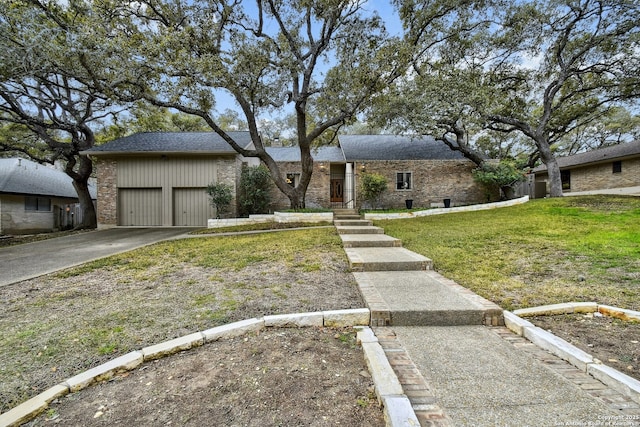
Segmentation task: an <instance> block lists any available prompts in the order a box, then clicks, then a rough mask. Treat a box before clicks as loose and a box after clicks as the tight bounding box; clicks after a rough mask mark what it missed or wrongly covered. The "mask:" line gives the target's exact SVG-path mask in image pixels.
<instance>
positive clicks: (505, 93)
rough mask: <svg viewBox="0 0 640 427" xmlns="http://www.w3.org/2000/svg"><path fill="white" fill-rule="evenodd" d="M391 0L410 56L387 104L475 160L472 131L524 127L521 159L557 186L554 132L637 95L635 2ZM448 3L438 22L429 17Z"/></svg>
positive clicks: (555, 191) (639, 56) (639, 59)
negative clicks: (526, 149) (528, 147)
mask: <svg viewBox="0 0 640 427" xmlns="http://www.w3.org/2000/svg"><path fill="white" fill-rule="evenodd" d="M398 3H399V4H400V10H401V17H402V19H403V22H404V23H405V27H406V28H407V35H406V40H407V43H408V44H410V45H412V46H414V47H415V49H414V61H413V67H412V73H410V74H409V75H408V77H409V78H407V79H405V80H403V81H401V82H400V83H401V85H400V86H398V87H397V88H396V93H400V94H404V95H405V96H403V97H396V101H397V105H393V104H392V105H390V106H388V107H387V111H389V112H393V111H408V114H406V116H407V117H406V118H402V121H401V124H403V125H404V126H405V128H414V129H415V130H417V131H422V132H423V133H434V134H435V135H436V137H438V138H439V139H440V140H442V141H444V142H445V143H447V144H448V145H449V146H450V147H451V148H452V149H455V150H459V151H461V152H463V154H464V155H465V156H467V157H468V158H470V159H471V160H473V161H474V162H476V164H482V158H478V157H477V154H478V153H477V150H476V146H475V139H477V138H478V137H482V136H484V135H491V132H498V133H504V134H512V133H519V134H521V135H524V136H526V137H527V138H528V139H529V140H530V141H532V143H533V144H534V148H533V150H532V151H531V152H530V153H529V164H530V166H531V165H532V162H534V161H536V160H537V159H538V158H539V159H540V160H542V162H543V163H545V164H546V165H547V169H548V170H549V179H550V188H551V191H550V194H551V196H554V197H555V196H561V195H562V184H561V178H560V170H559V168H558V165H557V162H556V159H555V150H556V147H557V145H558V144H559V142H560V140H561V139H562V138H563V137H564V136H565V135H567V134H568V133H570V132H572V130H574V129H580V128H581V127H584V126H587V125H588V124H589V123H592V122H593V120H594V118H596V117H599V116H601V115H602V114H603V113H604V112H606V111H608V110H610V109H612V108H617V107H618V106H619V105H620V104H622V103H630V104H632V105H633V103H635V102H637V99H638V96H639V95H640V82H639V80H638V79H639V76H640V73H638V70H639V64H640V50H639V49H638V34H639V31H638V30H639V29H640V24H639V22H640V21H639V18H638V16H640V14H639V12H640V10H639V9H640V5H639V4H638V3H637V2H618V1H609V0H577V1H565V0H528V1H522V2H517V3H515V4H510V5H509V7H504V3H503V2H499V1H483V2H474V1H470V2H463V3H457V4H452V3H450V2H448V1H445V0H443V1H426V0H425V1H409V2H405V1H399V2H398ZM447 13H448V16H449V17H450V19H448V20H447V21H444V22H442V21H437V22H439V23H440V25H436V26H434V25H433V22H432V21H431V20H430V18H429V17H430V16H434V15H438V14H440V15H442V16H446V14H447ZM407 95H410V96H407ZM403 98H404V99H406V100H410V102H411V103H410V104H409V107H408V108H402V105H406V104H404V100H403ZM421 120H422V121H423V122H424V123H423V124H420V121H421ZM425 130H426V131H428V132H425ZM492 138H493V140H494V141H500V140H501V139H500V138H495V137H492Z"/></svg>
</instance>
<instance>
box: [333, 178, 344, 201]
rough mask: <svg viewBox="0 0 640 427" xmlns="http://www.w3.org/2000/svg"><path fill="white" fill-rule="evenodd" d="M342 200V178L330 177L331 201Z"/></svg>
mask: <svg viewBox="0 0 640 427" xmlns="http://www.w3.org/2000/svg"><path fill="white" fill-rule="evenodd" d="M343 201H344V179H343V178H340V179H333V178H332V179H331V202H332V203H333V202H337V203H342V202H343Z"/></svg>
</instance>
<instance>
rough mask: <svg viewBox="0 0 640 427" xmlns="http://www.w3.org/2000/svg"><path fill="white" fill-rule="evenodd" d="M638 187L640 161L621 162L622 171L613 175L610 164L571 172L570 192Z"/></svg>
mask: <svg viewBox="0 0 640 427" xmlns="http://www.w3.org/2000/svg"><path fill="white" fill-rule="evenodd" d="M637 185H640V159H631V160H623V161H622V171H621V172H620V173H613V165H612V163H603V164H599V165H593V166H589V167H582V168H577V169H572V170H571V191H591V190H600V189H605V188H618V187H635V186H637Z"/></svg>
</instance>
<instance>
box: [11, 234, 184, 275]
mask: <svg viewBox="0 0 640 427" xmlns="http://www.w3.org/2000/svg"><path fill="white" fill-rule="evenodd" d="M191 230H193V228H181V227H170V228H169V227H167V228H111V229H107V230H99V231H89V232H86V233H79V234H74V235H71V236H65V237H58V238H54V239H48V240H42V241H39V242H33V243H26V244H24V245H16V246H9V247H6V248H0V287H2V286H6V285H9V284H11V283H15V282H20V281H22V280H27V279H31V278H34V277H38V276H41V275H43V274H48V273H52V272H54V271H58V270H62V269H64V268H68V267H72V266H75V265H79V264H82V263H85V262H87V261H92V260H95V259H98V258H103V257H106V256H109V255H113V254H116V253H120V252H125V251H130V250H132V249H135V248H139V247H142V246H146V245H150V244H152V243H155V242H159V241H162V240H169V239H174V238H176V237H179V236H183V235H185V234H186V233H188V232H189V231H191Z"/></svg>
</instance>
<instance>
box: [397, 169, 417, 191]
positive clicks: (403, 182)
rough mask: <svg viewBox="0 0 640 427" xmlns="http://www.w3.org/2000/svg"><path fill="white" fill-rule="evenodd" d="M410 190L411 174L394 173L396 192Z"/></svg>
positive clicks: (411, 186) (411, 185) (411, 184)
mask: <svg viewBox="0 0 640 427" xmlns="http://www.w3.org/2000/svg"><path fill="white" fill-rule="evenodd" d="M412 188H413V182H412V181H411V172H398V173H396V190H411V189H412Z"/></svg>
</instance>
